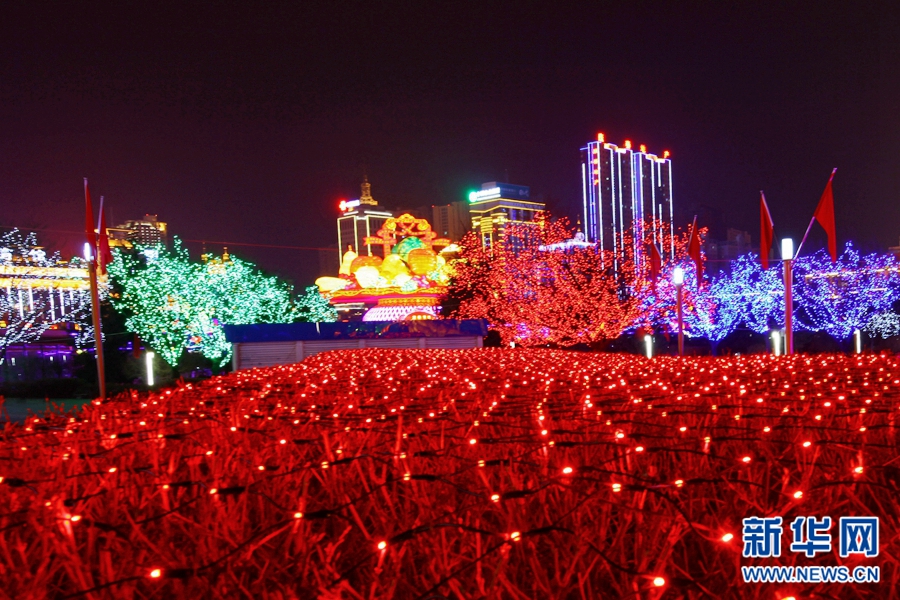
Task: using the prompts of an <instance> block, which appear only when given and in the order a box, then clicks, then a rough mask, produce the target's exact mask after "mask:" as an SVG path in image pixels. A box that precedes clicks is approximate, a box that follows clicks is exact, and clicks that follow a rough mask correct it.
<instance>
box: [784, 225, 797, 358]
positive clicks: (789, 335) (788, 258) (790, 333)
mask: <svg viewBox="0 0 900 600" xmlns="http://www.w3.org/2000/svg"><path fill="white" fill-rule="evenodd" d="M781 260H782V261H783V262H784V353H785V355H787V356H790V355H791V354H793V353H794V328H793V325H792V317H793V313H794V302H793V298H792V296H791V266H792V263H793V262H794V240H792V239H791V238H784V239H783V240H781Z"/></svg>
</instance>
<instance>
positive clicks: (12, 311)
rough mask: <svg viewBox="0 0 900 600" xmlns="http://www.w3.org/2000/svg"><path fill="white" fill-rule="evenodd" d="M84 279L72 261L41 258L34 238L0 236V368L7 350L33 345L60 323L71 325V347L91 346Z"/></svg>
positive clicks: (83, 270) (12, 233)
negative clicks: (18, 345) (73, 338)
mask: <svg viewBox="0 0 900 600" xmlns="http://www.w3.org/2000/svg"><path fill="white" fill-rule="evenodd" d="M87 276H88V273H87V269H86V268H84V267H82V265H81V261H80V260H79V259H78V258H75V259H73V260H72V261H71V262H65V261H63V260H62V259H61V258H60V256H59V253H58V252H57V253H54V254H52V255H50V256H47V253H46V252H45V251H44V250H43V249H42V248H41V247H40V246H38V245H37V236H36V235H35V234H34V233H29V234H27V235H23V234H22V233H21V232H20V231H19V230H18V229H13V230H11V231H8V232H6V233H4V234H3V235H2V236H0V364H3V362H4V361H5V358H6V353H7V350H8V349H9V347H10V346H11V345H16V344H27V343H31V342H35V341H37V340H39V339H40V338H41V336H42V335H44V333H46V332H47V331H48V330H49V329H51V328H53V327H56V326H58V325H61V324H64V323H74V324H75V325H76V334H77V335H76V339H75V341H76V346H78V347H79V348H80V347H85V346H88V345H92V344H90V343H89V340H90V339H92V338H91V337H90V336H92V335H93V333H92V331H93V330H92V329H91V328H90V327H89V322H90V310H91V299H90V290H89V286H88V281H87ZM101 291H102V292H103V293H104V294H105V286H104V287H103V288H101ZM85 334H90V336H87V335H85Z"/></svg>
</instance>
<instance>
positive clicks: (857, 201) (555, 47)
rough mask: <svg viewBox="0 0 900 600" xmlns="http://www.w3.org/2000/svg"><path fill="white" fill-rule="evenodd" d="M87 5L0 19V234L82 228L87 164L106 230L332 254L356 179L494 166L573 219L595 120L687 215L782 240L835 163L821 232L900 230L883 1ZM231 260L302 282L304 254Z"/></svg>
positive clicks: (420, 201) (464, 173)
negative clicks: (767, 210)
mask: <svg viewBox="0 0 900 600" xmlns="http://www.w3.org/2000/svg"><path fill="white" fill-rule="evenodd" d="M90 4H91V3H75V2H71V3H63V2H57V3H53V4H52V5H50V6H47V7H45V8H39V7H36V5H35V4H33V3H21V6H20V8H18V9H10V8H9V7H8V6H6V8H4V9H2V10H0V20H2V22H3V24H2V25H0V33H2V35H0V207H2V208H0V225H3V226H10V225H18V226H20V227H26V228H27V227H38V228H42V229H48V230H57V231H67V230H68V231H72V230H78V229H79V228H80V227H81V226H82V223H83V212H82V210H83V209H82V191H81V190H82V188H81V178H82V177H83V176H87V177H89V178H90V180H91V187H92V191H93V193H94V195H95V196H99V195H100V194H104V195H105V196H106V197H107V201H108V202H109V204H110V208H111V210H112V214H113V217H114V218H115V220H124V219H126V218H134V217H138V216H140V215H142V214H143V213H145V212H150V213H158V214H159V216H160V218H161V219H162V220H165V221H167V222H169V224H170V228H171V231H172V232H173V233H175V234H178V235H180V236H182V237H184V238H187V239H206V240H224V241H231V242H251V243H262V244H275V245H291V246H313V247H319V246H327V245H328V244H332V243H335V242H336V234H335V229H336V227H335V218H336V217H337V208H336V204H337V200H338V199H339V198H341V197H356V196H357V195H358V193H359V187H358V185H359V182H360V179H361V176H362V170H363V165H365V168H366V169H367V171H368V174H369V178H370V180H371V182H372V184H373V194H374V196H375V197H376V199H378V200H379V201H381V202H382V203H383V204H386V205H388V206H392V205H406V206H415V205H429V204H434V203H441V202H448V201H453V200H459V199H463V198H464V196H465V193H466V191H467V190H469V189H472V188H476V187H477V186H478V185H479V184H480V183H481V182H483V181H489V180H493V179H503V178H504V177H505V175H504V174H505V173H508V176H509V180H510V181H511V182H513V183H520V184H525V185H530V186H531V187H532V190H533V192H535V193H538V194H543V195H544V196H545V197H546V198H549V199H550V200H551V204H552V205H553V206H554V208H555V209H556V210H557V212H559V213H561V214H568V215H569V216H571V217H573V218H574V217H575V216H576V213H577V210H578V207H579V206H580V203H581V175H580V164H579V153H578V150H579V148H580V147H581V146H582V145H583V144H584V142H586V141H587V140H588V139H590V138H593V137H594V136H595V135H596V133H597V132H598V131H603V132H605V133H606V135H607V140H608V141H612V142H616V143H621V142H622V141H623V140H624V139H626V138H628V139H630V140H632V141H633V142H634V143H635V144H640V143H645V144H647V146H648V148H649V150H650V151H656V152H661V151H662V150H664V149H666V150H669V151H671V153H672V158H673V168H674V175H675V185H674V192H675V203H676V211H677V212H678V213H680V215H681V219H682V220H683V221H687V219H689V218H690V216H692V215H693V214H694V212H696V211H697V210H698V208H699V207H701V206H703V205H705V206H708V207H712V208H713V209H714V210H717V211H719V212H720V214H721V219H720V221H721V222H720V223H719V225H721V226H733V227H739V228H742V229H747V230H749V231H751V233H752V235H753V238H754V241H757V239H758V228H759V225H758V223H759V221H758V191H759V190H760V189H764V190H765V191H766V196H767V198H768V200H769V204H770V207H771V209H772V213H773V217H774V220H775V227H776V236H778V237H781V236H782V235H788V234H790V235H793V236H794V237H795V238H799V237H800V236H801V235H802V233H803V230H804V229H805V227H806V225H807V223H808V222H809V218H810V216H811V214H812V211H813V209H814V208H815V205H816V202H817V200H818V198H819V195H820V194H821V192H822V188H823V187H824V184H825V182H826V180H827V178H828V175H829V173H830V172H831V169H832V167H838V175H837V177H836V179H835V194H836V211H837V221H838V237H839V241H840V242H841V243H843V241H845V240H847V239H853V240H854V241H857V242H858V243H860V244H861V245H863V246H865V247H868V248H872V249H879V248H880V249H884V248H885V247H886V246H888V245H894V244H896V243H897V240H898V236H900V202H898V200H900V184H898V177H900V169H898V167H897V164H898V160H900V52H898V47H900V42H898V39H900V27H898V18H897V16H896V12H897V11H896V10H893V9H892V8H891V6H890V5H889V4H887V3H885V4H883V5H882V4H879V3H862V2H859V3H830V4H842V5H843V6H842V7H837V8H828V7H826V6H825V4H826V3H821V2H819V3H815V4H797V3H767V4H773V5H775V4H778V5H781V6H767V7H762V6H757V4H761V3H740V4H739V5H738V4H737V3H718V2H696V3H694V2H675V3H671V2H667V3H662V2H660V3H656V4H652V3H641V2H615V3H612V2H609V3H605V2H595V3H583V4H582V3H579V4H567V5H565V6H560V5H559V3H551V2H547V3H544V4H535V3H527V2H517V3H509V4H500V3H486V2H479V3H461V2H444V3H437V2H410V3H406V4H399V3H398V4H391V3H356V2H333V3H312V2H289V3H284V4H276V3H269V2H259V3H255V2H234V3H230V2H229V3H226V2H217V3H205V4H206V5H208V8H197V7H188V6H185V5H184V4H178V5H175V4H172V5H167V4H165V3H155V2H154V3H149V2H148V3H142V4H143V8H137V7H133V6H132V7H125V6H123V5H125V4H137V3H117V4H110V5H108V6H105V7H102V6H100V5H97V4H95V5H94V6H93V7H90V6H88V5H90ZM851 4H853V5H854V6H851ZM723 5H728V6H723ZM279 7H280V8H279ZM680 224H684V223H680ZM821 238H822V236H819V235H818V234H817V236H815V237H814V238H813V239H812V242H811V246H812V245H821V243H822V239H821ZM41 239H42V240H43V241H45V242H46V243H47V245H48V246H57V247H63V248H64V251H65V252H66V253H72V252H76V251H77V247H78V245H77V242H78V240H77V239H74V238H72V236H69V237H68V238H67V237H66V236H65V234H62V233H53V232H50V231H48V232H42V234H41ZM191 247H192V249H199V246H198V245H197V244H194V245H192V246H191ZM211 248H215V246H212V245H211ZM231 250H233V251H234V252H236V253H238V254H240V255H242V256H244V257H246V258H249V259H251V260H256V261H258V263H259V264H260V266H261V267H263V268H266V269H268V270H271V271H275V272H278V273H280V274H283V275H285V276H288V277H292V278H294V279H295V280H296V282H297V283H298V284H309V283H311V281H312V279H313V278H314V277H315V276H316V275H317V274H318V256H317V254H316V253H315V252H309V251H302V250H265V249H260V248H251V247H238V246H234V247H232V248H231Z"/></svg>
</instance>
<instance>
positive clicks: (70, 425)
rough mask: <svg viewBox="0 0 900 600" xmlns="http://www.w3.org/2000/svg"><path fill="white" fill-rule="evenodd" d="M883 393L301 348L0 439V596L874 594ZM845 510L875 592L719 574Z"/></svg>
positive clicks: (807, 360)
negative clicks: (753, 518)
mask: <svg viewBox="0 0 900 600" xmlns="http://www.w3.org/2000/svg"><path fill="white" fill-rule="evenodd" d="M898 401H900V364H898V360H897V359H896V358H894V357H888V356H873V355H854V356H846V355H821V356H815V357H809V356H793V357H780V358H775V357H771V356H767V355H763V356H751V357H739V358H733V359H725V358H718V359H716V358H705V359H682V360H679V359H675V358H668V357H657V358H653V359H650V360H648V359H645V358H642V357H639V356H628V355H608V354H584V353H570V352H564V351H552V350H521V349H517V350H501V349H482V350H473V351H449V350H421V351H416V350H409V351H392V350H354V351H342V352H328V353H323V354H318V355H316V356H314V357H312V358H310V359H308V360H307V361H305V362H304V363H300V364H298V365H292V366H282V367H274V368H268V369H257V370H251V371H242V372H238V373H235V374H231V375H228V376H224V377H219V378H214V379H211V380H208V381H207V382H205V383H203V384H202V385H193V386H191V385H184V386H182V387H177V388H173V389H168V390H163V391H161V392H154V393H150V394H149V395H138V394H134V395H130V396H122V397H119V398H117V399H116V400H114V401H112V402H108V403H106V404H102V405H101V404H94V405H89V407H88V408H87V409H86V410H85V411H83V412H82V413H80V414H78V415H73V416H67V415H48V416H45V417H42V418H30V419H28V421H27V422H26V423H25V424H24V425H20V426H11V427H7V428H6V429H5V430H4V432H3V438H2V446H0V478H2V479H0V505H2V506H3V509H2V512H0V531H2V536H0V572H2V573H3V581H4V590H3V591H4V593H6V594H9V595H10V596H11V597H15V598H45V597H60V596H67V595H70V594H73V595H80V596H84V597H98V598H99V597H137V598H150V597H156V598H158V597H166V596H169V597H192V596H193V597H240V596H252V597H271V598H288V597H289V598H293V597H302V598H306V597H322V598H339V597H345V598H360V597H364V598H383V597H397V598H427V597H429V596H432V597H437V596H436V595H440V596H442V597H447V598H477V597H490V598H501V597H518V598H563V597H566V598H568V597H572V598H597V597H615V598H624V597H632V598H638V597H640V598H663V597H665V598H704V597H741V596H747V597H761V598H783V597H788V596H791V595H794V596H796V597H840V598H853V597H866V596H867V595H871V594H874V595H875V596H879V594H881V592H884V593H883V594H881V595H880V596H879V597H888V596H889V592H890V591H891V590H896V589H898V584H900V582H898V572H897V569H896V566H897V565H896V560H897V559H896V558H895V557H896V541H895V540H896V539H897V538H896V533H895V532H896V531H897V521H898V519H897V517H898V505H897V503H896V500H895V499H896V496H897V492H898V489H900V467H898V466H896V464H895V459H896V457H897V455H898V444H897V431H896V430H895V427H896V426H897V417H898V416H900V415H898V408H900V404H898ZM845 514H846V515H849V514H853V515H856V514H873V515H877V516H879V517H880V518H881V527H882V535H883V542H882V553H881V555H880V556H879V558H878V564H880V565H881V567H882V583H881V584H879V585H880V587H878V586H871V585H869V586H865V587H858V588H854V587H852V586H840V585H838V584H812V585H806V586H804V587H802V588H800V587H792V586H790V585H789V584H785V585H779V586H774V585H772V586H762V587H760V586H756V587H754V586H750V585H743V584H740V583H739V577H740V574H739V566H740V565H741V564H761V563H760V562H758V561H757V562H753V563H749V562H748V561H750V559H742V558H741V544H740V542H739V538H738V539H735V538H736V537H737V536H738V535H739V534H740V531H741V519H742V518H744V517H746V516H748V515H765V516H770V515H777V516H783V517H784V518H785V520H788V519H791V518H793V517H795V516H798V515H800V516H808V515H816V516H824V515H831V516H833V517H837V516H840V515H845ZM799 560H800V559H798V558H797V557H796V556H795V555H791V554H789V553H785V554H784V555H783V556H782V557H781V558H778V559H771V560H769V561H768V562H767V563H765V564H794V563H795V562H798V561H799ZM802 560H804V561H806V562H804V563H803V564H819V563H823V564H828V563H831V564H833V563H834V562H835V561H838V562H840V561H841V559H839V558H838V557H837V556H831V555H829V556H824V557H822V556H820V557H818V558H814V559H806V558H805V557H804V558H803V559H802ZM844 563H845V564H849V559H848V560H847V561H844Z"/></svg>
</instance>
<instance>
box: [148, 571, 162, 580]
mask: <svg viewBox="0 0 900 600" xmlns="http://www.w3.org/2000/svg"><path fill="white" fill-rule="evenodd" d="M161 576H162V571H161V570H160V569H153V570H152V571H150V577H152V578H153V579H158V578H159V577H161Z"/></svg>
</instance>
